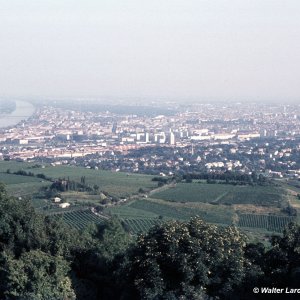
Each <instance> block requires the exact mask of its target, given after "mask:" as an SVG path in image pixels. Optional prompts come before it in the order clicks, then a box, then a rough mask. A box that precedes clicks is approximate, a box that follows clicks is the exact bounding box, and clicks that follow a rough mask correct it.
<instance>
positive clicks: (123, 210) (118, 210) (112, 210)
mask: <svg viewBox="0 0 300 300" xmlns="http://www.w3.org/2000/svg"><path fill="white" fill-rule="evenodd" d="M104 212H105V213H106V214H108V215H115V216H118V217H119V218H120V219H154V218H158V215H157V214H156V213H153V212H151V211H146V210H143V209H138V208H134V207H132V206H129V205H119V206H113V207H108V208H106V209H105V210H104Z"/></svg>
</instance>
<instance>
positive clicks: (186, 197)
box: [152, 183, 233, 202]
mask: <svg viewBox="0 0 300 300" xmlns="http://www.w3.org/2000/svg"><path fill="white" fill-rule="evenodd" d="M232 188H233V187H232V186H229V185H221V184H206V183H178V184H177V185H176V186H175V187H172V188H169V189H167V190H164V191H161V192H158V193H153V194H152V197H153V198H157V199H163V200H167V201H175V202H212V201H215V200H217V199H218V198H219V197H222V195H224V194H225V193H227V192H228V191H229V190H230V189H232Z"/></svg>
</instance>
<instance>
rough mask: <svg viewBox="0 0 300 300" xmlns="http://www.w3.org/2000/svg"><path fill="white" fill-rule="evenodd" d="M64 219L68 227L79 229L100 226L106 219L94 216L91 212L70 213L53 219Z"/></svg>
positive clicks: (78, 211)
mask: <svg viewBox="0 0 300 300" xmlns="http://www.w3.org/2000/svg"><path fill="white" fill-rule="evenodd" d="M60 217H61V218H62V219H63V220H64V221H65V222H66V223H67V224H68V225H70V226H72V227H75V228H77V229H83V228H84V227H86V226H88V225H89V224H91V223H96V224H100V223H102V222H103V221H104V218H101V217H100V216H97V215H95V214H93V213H92V212H91V211H90V210H76V211H69V212H65V213H62V214H56V215H53V216H52V218H60Z"/></svg>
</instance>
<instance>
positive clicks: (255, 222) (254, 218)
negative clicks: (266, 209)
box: [238, 214, 295, 232]
mask: <svg viewBox="0 0 300 300" xmlns="http://www.w3.org/2000/svg"><path fill="white" fill-rule="evenodd" d="M293 221H295V218H293V217H286V216H275V215H258V214H240V215H239V222H238V226H239V227H248V228H264V229H267V230H268V231H272V232H282V230H283V229H284V227H286V226H287V225H288V224H289V223H290V222H293Z"/></svg>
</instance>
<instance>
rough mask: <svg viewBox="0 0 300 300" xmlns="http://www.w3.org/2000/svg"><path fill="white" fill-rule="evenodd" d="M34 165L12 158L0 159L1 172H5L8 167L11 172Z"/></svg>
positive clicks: (33, 164)
mask: <svg viewBox="0 0 300 300" xmlns="http://www.w3.org/2000/svg"><path fill="white" fill-rule="evenodd" d="M35 165H36V163H28V162H18V161H14V160H10V161H5V160H2V161H0V172H2V173H3V172H6V171H7V170H8V169H9V170H10V171H11V172H16V171H19V170H27V169H30V168H31V167H33V166H35Z"/></svg>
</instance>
